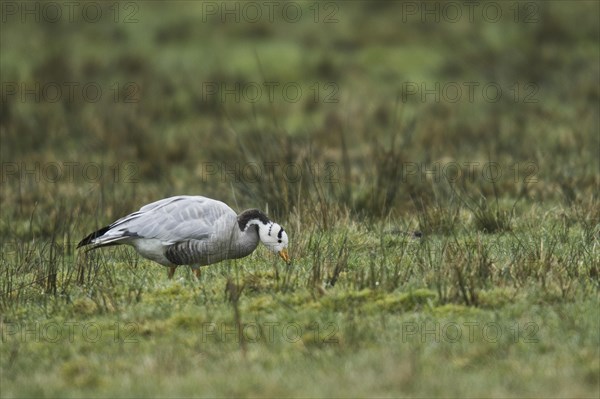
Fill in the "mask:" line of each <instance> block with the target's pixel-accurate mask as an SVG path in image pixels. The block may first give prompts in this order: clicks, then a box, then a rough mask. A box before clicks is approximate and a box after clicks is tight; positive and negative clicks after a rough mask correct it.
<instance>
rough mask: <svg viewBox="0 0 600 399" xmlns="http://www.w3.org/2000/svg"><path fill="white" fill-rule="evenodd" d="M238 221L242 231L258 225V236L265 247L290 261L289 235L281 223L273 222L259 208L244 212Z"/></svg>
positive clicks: (287, 261)
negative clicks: (288, 249)
mask: <svg viewBox="0 0 600 399" xmlns="http://www.w3.org/2000/svg"><path fill="white" fill-rule="evenodd" d="M238 223H239V225H240V228H241V229H242V231H245V230H246V229H247V228H248V226H251V225H256V227H257V229H258V237H259V238H260V241H261V242H262V243H263V244H264V245H265V247H267V248H268V249H269V250H271V251H272V252H274V253H276V254H279V256H280V257H281V259H283V260H284V261H285V262H286V263H290V260H291V259H290V256H289V255H288V252H287V247H288V243H289V241H288V235H287V233H286V232H285V230H284V229H283V227H281V225H280V224H279V223H275V222H273V221H272V220H270V219H269V218H268V217H267V216H266V215H265V214H264V213H262V212H261V211H259V210H258V209H249V210H247V211H244V212H242V213H241V214H240V215H239V216H238Z"/></svg>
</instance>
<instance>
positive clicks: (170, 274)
mask: <svg viewBox="0 0 600 399" xmlns="http://www.w3.org/2000/svg"><path fill="white" fill-rule="evenodd" d="M175 269H177V266H172V267H169V271H168V272H167V276H168V277H169V280H171V279H173V275H174V274H175Z"/></svg>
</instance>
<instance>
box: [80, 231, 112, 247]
mask: <svg viewBox="0 0 600 399" xmlns="http://www.w3.org/2000/svg"><path fill="white" fill-rule="evenodd" d="M108 230H110V226H106V227H103V228H101V229H100V230H97V231H94V232H93V233H92V234H90V235H88V236H87V237H85V238H84V239H83V240H81V241H79V244H77V248H80V247H83V246H84V245H88V244H91V242H92V241H93V240H94V239H96V238H98V237H102V236H103V235H104V233H106V232H107V231H108Z"/></svg>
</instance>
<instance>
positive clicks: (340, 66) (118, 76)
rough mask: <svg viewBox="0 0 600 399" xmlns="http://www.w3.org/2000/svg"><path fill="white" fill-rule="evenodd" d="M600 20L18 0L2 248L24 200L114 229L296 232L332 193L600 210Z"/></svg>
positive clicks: (492, 9) (529, 9)
mask: <svg viewBox="0 0 600 399" xmlns="http://www.w3.org/2000/svg"><path fill="white" fill-rule="evenodd" d="M597 17H598V3H597V2H595V1H590V2H585V1H581V2H578V3H577V6H573V5H572V4H571V3H569V2H560V1H552V2H488V3H486V2H483V3H481V4H479V3H477V5H471V6H466V5H462V4H460V3H455V2H424V3H421V2H394V1H391V2H359V1H351V2H339V3H336V2H275V3H272V4H271V3H264V4H263V3H260V2H258V3H252V2H250V3H244V2H200V1H198V2H187V1H186V2H168V3H167V2H161V1H151V2H150V1H149V2H121V3H96V2H89V3H86V2H82V3H78V5H76V6H75V5H70V6H67V5H64V4H62V3H44V2H41V3H38V2H33V3H19V2H6V3H5V4H3V14H2V18H3V20H2V38H1V45H2V57H1V64H0V66H1V70H2V109H1V111H2V122H1V126H0V129H1V134H2V148H1V156H2V162H3V175H2V183H3V190H2V191H3V193H2V205H3V209H4V210H5V211H4V212H3V219H4V222H3V233H6V232H7V230H6V226H7V223H6V220H7V218H10V219H12V218H13V217H14V216H15V213H14V205H15V204H17V203H18V204H19V207H18V211H19V212H20V215H21V216H22V217H23V218H25V220H27V219H29V217H30V216H31V213H32V211H33V208H34V206H35V204H36V203H38V205H37V206H38V210H39V211H43V212H46V213H47V214H51V213H52V212H53V210H52V208H54V205H53V203H56V201H61V200H63V199H64V201H66V202H68V203H69V207H70V208H71V209H77V208H79V207H82V209H84V211H85V212H86V213H89V212H90V211H91V208H90V207H92V208H93V207H97V203H98V201H99V198H105V197H106V196H108V197H109V198H110V196H115V195H116V196H118V197H120V198H119V200H118V201H113V203H112V204H111V206H110V207H109V209H107V211H108V212H109V215H107V216H108V217H109V218H110V217H113V216H114V217H116V216H118V215H120V214H122V213H123V212H125V211H131V210H132V209H133V207H135V206H137V204H140V203H142V202H143V201H149V200H153V199H157V198H161V197H164V196H168V195H174V194H182V193H190V194H203V195H208V196H215V197H219V198H222V199H224V200H226V201H233V200H234V199H235V201H236V202H237V203H238V204H239V206H240V207H244V206H250V205H252V206H265V205H267V204H268V205H270V209H271V211H272V212H274V213H275V214H276V215H277V216H280V217H281V216H282V215H285V214H286V213H289V211H290V210H291V209H292V208H294V206H296V205H298V201H299V200H301V199H302V198H304V197H308V196H310V195H313V194H314V193H313V191H314V188H315V187H314V184H313V183H314V181H315V180H316V181H317V183H319V185H320V186H321V188H322V189H323V190H324V191H325V194H326V198H327V200H328V201H332V202H334V203H342V204H345V205H346V206H348V207H349V208H350V209H351V210H352V211H354V212H356V213H357V214H366V215H369V216H370V215H377V216H382V215H386V214H389V212H392V211H395V212H397V214H402V213H404V212H414V211H415V206H416V205H415V202H420V203H426V202H428V201H429V202H431V201H433V200H434V199H435V200H438V201H439V200H442V201H443V200H444V198H443V192H442V191H443V190H441V189H439V190H437V192H436V185H441V184H445V183H446V180H447V178H448V177H450V179H451V180H452V179H454V181H458V182H459V183H461V184H463V185H464V186H465V187H466V185H469V186H472V187H473V192H478V193H483V194H484V195H491V194H492V191H493V187H492V186H493V185H494V184H492V183H495V184H496V185H497V186H498V191H497V192H496V193H499V195H500V196H501V197H507V198H511V199H516V198H528V199H529V200H531V201H534V202H539V201H545V200H552V201H554V202H556V203H562V202H566V203H570V202H572V201H576V200H580V201H581V200H588V201H589V200H590V198H591V197H590V196H591V195H595V194H593V193H594V191H595V188H597V184H598V168H599V165H598V157H597V152H598V149H599V141H598V127H599V125H598V95H599V93H598V92H599V81H598V76H599V62H598V61H599V53H598V51H599V50H598V18H597ZM488 162H493V163H495V167H496V168H497V169H499V173H501V177H500V178H498V179H490V178H488V177H489V176H488V174H486V172H489V171H487V170H485V167H486V165H487V164H488ZM265 164H270V165H275V166H272V167H269V166H265ZM290 164H291V165H292V166H289V167H287V168H286V165H290ZM249 165H250V166H249ZM309 165H311V166H312V167H311V166H309ZM244 168H245V169H244ZM269 168H271V169H269ZM300 169H301V170H300ZM28 171H29V172H28ZM456 176H458V177H459V178H458V179H456ZM494 176H495V175H494ZM47 193H51V195H52V198H53V201H52V202H50V203H49V208H48V209H45V205H44V203H43V202H44V201H42V200H43V198H44V197H45V196H46V194H47ZM415 198H418V201H415ZM130 200H131V202H130ZM91 204H93V206H92V205H91ZM73 207H74V208H73ZM113 207H116V209H112V208H113ZM417 208H418V206H417ZM113 213H114V214H113Z"/></svg>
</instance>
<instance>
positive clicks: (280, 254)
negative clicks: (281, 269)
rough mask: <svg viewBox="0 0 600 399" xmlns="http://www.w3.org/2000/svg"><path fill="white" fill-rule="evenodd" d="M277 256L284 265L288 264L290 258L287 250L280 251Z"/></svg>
mask: <svg viewBox="0 0 600 399" xmlns="http://www.w3.org/2000/svg"><path fill="white" fill-rule="evenodd" d="M279 256H281V259H283V260H284V261H285V263H290V261H291V258H290V255H288V252H287V249H285V248H284V249H282V250H281V251H279Z"/></svg>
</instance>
